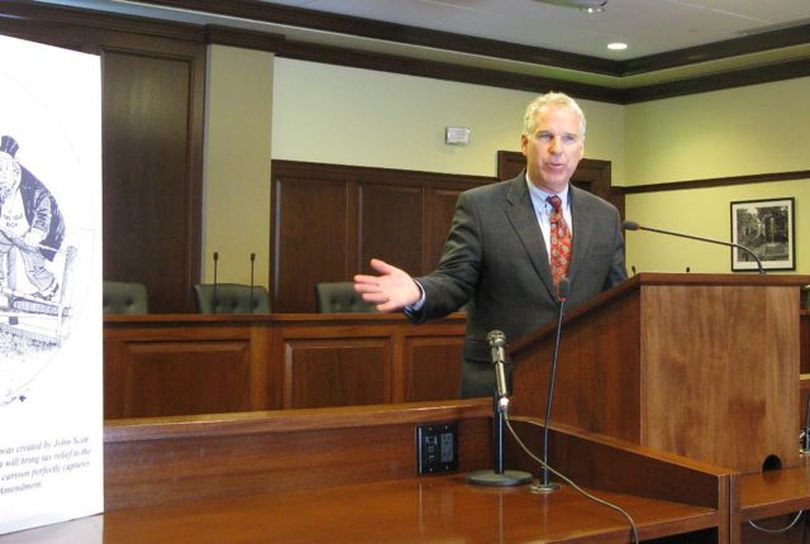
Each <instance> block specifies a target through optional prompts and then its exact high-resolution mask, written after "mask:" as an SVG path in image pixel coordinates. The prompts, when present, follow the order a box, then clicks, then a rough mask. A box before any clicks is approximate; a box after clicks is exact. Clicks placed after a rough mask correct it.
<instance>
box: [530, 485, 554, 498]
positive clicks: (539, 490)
mask: <svg viewBox="0 0 810 544" xmlns="http://www.w3.org/2000/svg"><path fill="white" fill-rule="evenodd" d="M559 489H560V484H555V483H554V482H546V483H543V482H537V483H536V484H532V485H530V486H529V491H530V492H532V493H535V494H538V495H545V494H548V493H554V492H555V491H558V490H559Z"/></svg>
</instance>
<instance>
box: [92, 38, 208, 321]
mask: <svg viewBox="0 0 810 544" xmlns="http://www.w3.org/2000/svg"><path fill="white" fill-rule="evenodd" d="M193 52H194V51H192V52H190V53H189V54H187V55H185V56H180V57H178V56H174V55H172V54H167V53H165V52H156V51H142V50H139V51H132V50H120V49H113V48H105V51H104V55H103V62H104V85H103V127H102V134H103V148H104V157H103V168H104V191H103V204H104V210H105V213H104V221H103V222H104V277H105V278H106V279H111V280H120V281H139V282H142V283H145V284H146V286H147V290H148V292H149V306H150V309H151V310H152V311H153V312H157V313H162V312H182V311H192V304H191V302H192V300H191V292H192V291H191V289H192V285H193V284H194V283H197V282H198V281H199V280H198V278H199V271H200V262H199V261H200V259H199V251H200V224H199V223H200V220H201V217H202V214H201V210H200V206H201V191H200V171H201V165H200V154H199V152H198V151H197V150H196V147H197V146H198V145H200V144H199V143H198V142H201V130H202V123H201V118H202V78H203V75H204V74H203V73H202V65H203V62H202V61H203V55H202V53H200V54H198V55H195V54H193Z"/></svg>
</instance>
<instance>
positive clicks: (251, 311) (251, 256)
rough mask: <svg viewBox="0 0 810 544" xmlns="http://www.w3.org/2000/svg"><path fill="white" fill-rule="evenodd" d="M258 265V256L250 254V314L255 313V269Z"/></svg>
mask: <svg viewBox="0 0 810 544" xmlns="http://www.w3.org/2000/svg"><path fill="white" fill-rule="evenodd" d="M255 263H256V254H255V253H251V254H250V313H253V268H254V264H255Z"/></svg>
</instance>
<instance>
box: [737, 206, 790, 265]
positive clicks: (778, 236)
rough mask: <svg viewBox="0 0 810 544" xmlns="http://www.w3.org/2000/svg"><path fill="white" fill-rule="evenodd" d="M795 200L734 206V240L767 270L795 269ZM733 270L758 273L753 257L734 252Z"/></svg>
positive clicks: (743, 252)
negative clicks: (754, 254) (755, 257)
mask: <svg viewBox="0 0 810 544" xmlns="http://www.w3.org/2000/svg"><path fill="white" fill-rule="evenodd" d="M794 203H795V199H794V198H793V197H789V198H773V199H767V200H748V201H741V202H732V203H731V241H732V242H734V243H735V244H739V245H741V246H745V247H747V248H748V249H750V250H751V251H753V252H754V253H756V255H757V257H759V259H760V260H761V261H762V267H763V268H764V269H766V270H796V240H795V228H794V223H793V218H794ZM731 270H732V271H734V272H738V271H743V270H757V263H756V260H755V259H754V257H753V256H751V255H750V254H748V253H747V252H746V251H744V250H742V249H739V248H732V249H731Z"/></svg>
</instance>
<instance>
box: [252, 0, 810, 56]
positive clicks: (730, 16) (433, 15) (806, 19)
mask: <svg viewBox="0 0 810 544" xmlns="http://www.w3.org/2000/svg"><path fill="white" fill-rule="evenodd" d="M263 1H265V2H266V3H268V4H282V5H287V6H295V7H301V8H306V9H312V10H318V11H325V12H330V13H338V14H343V15H351V16H354V17H362V18H367V19H373V20H377V21H385V22H389V23H397V24H402V25H408V26H416V27H421V28H429V29H432V30H441V31H446V32H452V33H455V34H461V35H467V36H476V37H480V38H490V39H495V40H500V41H505V42H513V43H518V44H522V45H529V46H534V47H542V48H546V49H555V50H559V51H566V52H570V53H579V54H582V55H588V56H593V57H602V58H607V59H612V60H625V59H630V58H635V57H641V56H646V55H651V54H655V53H663V52H665V51H672V50H676V49H683V48H686V47H692V46H696V45H703V44H707V43H712V42H718V41H722V40H728V39H732V38H739V37H742V36H747V35H750V34H754V33H758V32H763V31H768V30H776V29H779V28H783V27H789V26H799V25H802V24H807V23H810V0H608V4H607V6H606V8H605V10H604V12H603V13H600V14H595V15H589V14H586V13H584V12H582V11H580V10H578V9H574V8H568V7H561V6H558V5H552V4H547V3H543V2H539V1H537V0H272V2H270V1H268V0H263ZM808 40H810V36H809V37H808ZM612 41H623V42H626V43H628V44H629V45H630V47H629V48H628V49H627V50H625V51H609V50H608V49H607V48H606V45H607V44H608V43H609V42H612Z"/></svg>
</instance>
